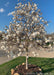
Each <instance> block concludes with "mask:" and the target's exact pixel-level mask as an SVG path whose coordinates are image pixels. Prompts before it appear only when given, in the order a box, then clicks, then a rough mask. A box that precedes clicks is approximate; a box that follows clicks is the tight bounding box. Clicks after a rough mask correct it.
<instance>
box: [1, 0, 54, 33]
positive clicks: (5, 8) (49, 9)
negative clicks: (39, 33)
mask: <svg viewBox="0 0 54 75" xmlns="http://www.w3.org/2000/svg"><path fill="white" fill-rule="evenodd" d="M28 1H29V0H24V1H23V0H20V2H22V3H23V2H28ZM32 1H33V2H34V3H36V4H37V6H38V8H39V9H41V12H42V16H43V17H44V19H45V20H47V21H50V23H49V25H48V26H47V27H46V31H47V33H53V32H54V0H32ZM17 3H18V0H0V31H3V30H4V28H5V25H7V26H9V23H10V22H12V18H13V16H12V15H11V13H12V11H14V10H15V6H16V4H17Z"/></svg>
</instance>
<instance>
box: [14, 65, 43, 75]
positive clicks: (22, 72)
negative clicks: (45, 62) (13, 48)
mask: <svg viewBox="0 0 54 75" xmlns="http://www.w3.org/2000/svg"><path fill="white" fill-rule="evenodd" d="M25 67H26V65H25V64H24V65H19V66H16V68H15V69H14V70H15V71H14V73H18V74H19V75H28V74H30V73H31V74H32V73H36V72H37V73H40V72H42V69H41V68H40V67H38V66H36V65H32V64H29V65H28V69H26V68H25Z"/></svg>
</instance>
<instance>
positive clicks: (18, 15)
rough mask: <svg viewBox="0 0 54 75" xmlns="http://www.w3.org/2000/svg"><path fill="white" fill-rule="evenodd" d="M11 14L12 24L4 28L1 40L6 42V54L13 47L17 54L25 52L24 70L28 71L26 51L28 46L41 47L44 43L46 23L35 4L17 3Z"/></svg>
mask: <svg viewBox="0 0 54 75" xmlns="http://www.w3.org/2000/svg"><path fill="white" fill-rule="evenodd" d="M15 9H16V10H15V11H13V12H12V15H13V22H11V23H10V25H9V28H8V27H7V26H6V32H5V34H3V40H5V42H6V45H5V46H6V50H7V49H8V53H9V52H10V50H12V49H13V47H14V46H15V48H16V49H14V50H15V52H16V55H17V52H21V53H22V52H24V51H25V52H26V69H28V51H29V46H30V45H31V44H32V46H35V47H37V46H39V45H40V46H43V45H44V43H45V34H46V32H45V25H48V22H47V21H45V20H44V19H43V17H42V13H41V12H40V9H37V4H35V3H32V2H31V3H30V2H28V3H26V4H22V3H18V4H17V6H16V7H15Z"/></svg>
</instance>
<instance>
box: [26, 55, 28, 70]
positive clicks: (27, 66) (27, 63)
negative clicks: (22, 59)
mask: <svg viewBox="0 0 54 75" xmlns="http://www.w3.org/2000/svg"><path fill="white" fill-rule="evenodd" d="M26 69H28V54H26Z"/></svg>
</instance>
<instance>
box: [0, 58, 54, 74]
mask: <svg viewBox="0 0 54 75" xmlns="http://www.w3.org/2000/svg"><path fill="white" fill-rule="evenodd" d="M25 60H26V59H25V57H17V58H16V59H13V60H11V61H9V62H6V63H4V64H2V65H0V74H1V75H11V74H10V70H11V69H12V68H15V67H16V66H17V65H19V64H22V63H23V62H25ZM28 62H29V64H35V65H38V66H40V67H41V68H42V69H43V73H47V72H52V73H54V58H38V57H37V58H36V57H29V59H28Z"/></svg>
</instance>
